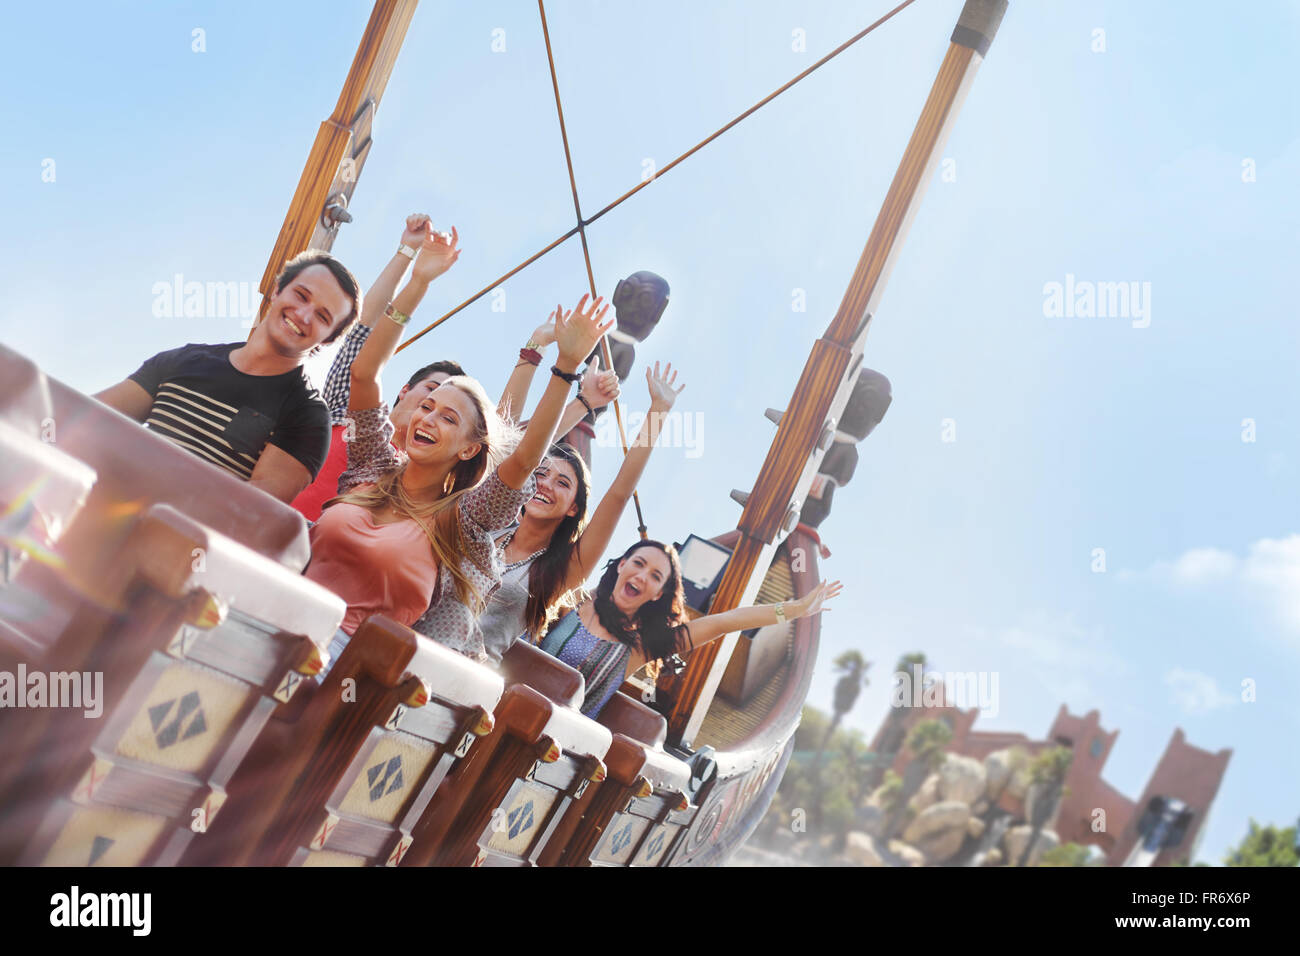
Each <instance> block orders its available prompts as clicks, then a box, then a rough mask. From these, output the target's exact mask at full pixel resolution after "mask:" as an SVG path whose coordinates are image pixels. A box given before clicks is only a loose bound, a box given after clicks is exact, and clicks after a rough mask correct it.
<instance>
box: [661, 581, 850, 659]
mask: <svg viewBox="0 0 1300 956" xmlns="http://www.w3.org/2000/svg"><path fill="white" fill-rule="evenodd" d="M842 590H843V587H842V586H841V585H840V582H839V581H823V582H821V584H819V585H817V586H816V587H815V588H813V589H812V590H811V591H809V592H808V593H807V594H805V595H804V596H803V597H801V598H800V599H799V600H797V601H783V602H782V603H781V604H754V605H752V606H750V607H738V608H734V609H733V610H730V611H723V612H722V613H720V614H709V615H707V616H706V617H697V618H696V619H695V620H693V621H691V622H690V623H689V624H687V625H686V630H687V632H688V633H689V634H690V641H691V647H692V648H696V647H699V646H700V645H701V644H707V643H708V642H709V641H715V640H717V639H718V638H720V637H722V635H724V634H731V633H732V632H733V631H747V630H749V629H750V628H752V627H767V626H768V625H769V624H779V623H781V619H782V616H781V615H778V614H777V608H778V607H779V608H782V609H783V612H784V615H783V616H784V618H785V620H787V621H795V620H798V619H799V618H801V617H808V616H810V615H812V614H816V613H817V612H818V611H821V610H827V611H829V610H830V608H823V607H822V605H824V604H825V603H826V602H827V601H830V600H832V599H833V598H836V597H838V596H839V594H840V592H841V591H842Z"/></svg>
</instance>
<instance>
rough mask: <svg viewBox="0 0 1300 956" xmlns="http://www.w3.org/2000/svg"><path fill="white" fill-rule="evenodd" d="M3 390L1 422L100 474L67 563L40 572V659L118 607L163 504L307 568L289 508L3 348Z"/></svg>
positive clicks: (68, 542) (64, 664) (28, 637)
mask: <svg viewBox="0 0 1300 956" xmlns="http://www.w3.org/2000/svg"><path fill="white" fill-rule="evenodd" d="M0 383H3V384H0V421H5V422H7V423H9V424H10V425H12V426H13V427H15V428H18V429H19V430H20V431H23V432H24V433H25V434H28V435H29V436H35V437H37V438H39V439H40V440H42V441H45V442H47V443H50V444H53V445H54V447H56V448H57V449H58V450H59V451H61V452H63V453H64V454H67V455H69V456H71V457H72V458H75V459H77V460H78V461H80V462H81V463H82V464H83V465H85V466H86V467H88V468H90V469H91V470H92V471H94V472H95V473H96V475H97V480H96V482H95V484H94V486H93V487H92V488H91V490H90V493H89V495H88V496H87V497H86V500H85V501H84V503H83V505H82V507H81V508H80V509H79V511H78V513H77V515H76V520H74V521H72V522H70V524H69V525H68V527H66V528H65V529H64V531H63V532H62V534H61V536H60V553H61V554H62V555H63V557H64V558H65V560H66V563H65V565H64V566H63V567H62V568H61V569H60V570H59V572H58V574H57V575H54V574H51V573H48V572H33V584H32V588H31V590H32V593H33V594H34V595H35V598H36V599H37V600H39V601H40V602H41V604H42V613H40V614H39V615H34V616H33V619H32V620H30V621H29V622H27V623H26V624H25V625H24V626H23V627H22V628H21V631H22V634H23V641H24V642H25V643H26V644H29V645H31V646H32V648H33V649H34V653H37V654H39V655H42V656H43V655H45V654H47V653H50V652H51V651H52V649H53V648H54V647H55V645H56V644H58V642H59V641H60V640H61V639H62V638H63V637H64V636H65V634H66V633H67V632H68V631H69V630H70V629H71V628H72V623H73V620H74V618H77V617H78V614H80V613H82V612H86V611H88V610H90V609H91V608H94V607H98V608H100V609H115V608H114V604H113V601H114V595H113V593H112V584H113V583H114V582H115V581H116V579H117V575H116V572H117V567H116V565H117V560H118V554H119V552H120V551H121V549H122V548H123V546H124V545H125V543H126V540H127V538H128V536H129V535H130V534H131V533H132V530H133V529H134V527H135V523H136V521H137V520H138V519H139V517H140V516H141V515H142V514H144V512H145V511H147V510H148V509H149V508H150V507H152V506H154V505H158V504H162V505H170V506H171V507H173V508H174V509H175V510H177V511H179V512H181V513H182V514H185V515H188V516H190V517H191V518H192V519H194V520H195V521H196V522H198V523H199V524H201V525H203V526H205V527H207V528H213V529H219V530H220V532H221V533H222V534H223V535H224V536H226V537H227V538H230V539H232V540H234V541H236V542H238V543H240V544H242V545H244V546H245V547H247V548H249V549H250V550H252V551H254V552H256V553H257V554H260V555H263V556H265V557H267V558H270V559H271V560H273V561H276V562H278V563H280V564H282V565H284V566H285V567H287V568H289V569H291V570H293V571H301V570H302V568H303V567H305V566H306V563H307V559H308V557H309V544H308V540H307V526H306V522H305V521H304V520H303V518H302V516H301V515H300V514H298V512H296V511H294V510H293V509H292V508H290V507H289V506H288V505H286V504H284V503H282V502H280V501H277V500H275V499H274V498H272V497H271V496H270V495H267V494H265V493H264V492H261V491H259V490H258V489H256V488H253V487H251V486H250V485H248V484H247V483H246V482H243V481H240V480H238V479H237V478H235V477H234V476H232V475H230V474H229V473H227V472H225V471H224V470H222V469H221V468H218V467H216V466H215V465H212V464H209V463H208V462H205V461H203V460H202V459H200V458H198V457H196V456H195V455H193V454H191V453H190V452H188V451H186V450H184V449H183V448H181V447H179V446H178V445H175V444H173V443H172V442H169V441H167V440H166V439H165V438H162V437H161V436H159V435H157V434H155V433H153V432H151V431H149V430H148V429H145V428H143V427H142V426H141V425H140V424H139V423H138V422H135V421H132V420H131V419H129V418H127V417H126V416H124V415H121V414H119V413H118V412H116V411H114V410H113V409H111V408H109V407H107V406H106V405H104V404H102V403H100V402H98V401H96V400H95V399H93V398H90V397H88V396H86V395H83V394H82V393H80V392H78V391H76V390H75V389H72V388H69V387H68V386H66V385H64V384H63V383H61V382H59V381H58V380H57V379H53V378H47V377H46V376H44V375H43V374H42V373H41V372H40V370H39V369H38V368H36V366H35V365H33V364H32V363H31V362H30V361H28V360H27V359H25V358H23V357H22V356H20V355H18V354H17V353H15V352H12V351H10V350H9V349H6V348H3V347H0ZM42 410H44V412H43V411H42ZM42 414H43V417H42V418H40V420H39V421H37V416H38V415H42ZM89 623H90V622H89V621H88V620H86V619H85V618H82V619H78V621H77V631H78V633H79V636H80V637H87V636H90V637H93V636H94V635H88V634H87V627H88V626H89ZM64 650H66V648H64ZM48 664H49V666H51V667H60V668H78V667H80V666H81V662H80V661H78V660H75V659H70V658H67V657H55V658H51V659H50V660H49V662H48Z"/></svg>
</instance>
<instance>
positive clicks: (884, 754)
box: [867, 651, 926, 793]
mask: <svg viewBox="0 0 1300 956" xmlns="http://www.w3.org/2000/svg"><path fill="white" fill-rule="evenodd" d="M925 664H926V660H925V655H924V654H922V653H920V652H919V651H917V652H913V653H911V654H904V655H903V656H902V657H900V658H899V659H898V663H897V664H895V665H894V674H895V675H897V674H907V675H908V680H909V681H911V680H912V678H913V677H919V678H920V680H921V681H922V683H924V680H925ZM913 667H917V668H919V670H917V671H916V672H915V673H914V672H913V670H912V668H913ZM910 707H911V701H910V695H909V700H908V702H907V705H906V706H903V707H890V709H889V716H888V717H886V718H885V731H884V733H882V734H881V735H880V750H879V752H877V753H876V754H875V755H874V757H873V759H874V761H875V763H874V765H873V768H872V769H873V773H872V776H871V778H870V786H868V788H867V792H868V793H870V792H871V791H873V790H875V788H876V787H878V786H880V784H881V781H882V780H883V779H884V773H885V771H886V770H888V769H889V768H890V767H891V766H892V765H893V763H894V757H896V756H897V755H898V752H899V751H900V750H902V749H903V741H904V740H905V739H906V737H907V715H908V713H909V712H910Z"/></svg>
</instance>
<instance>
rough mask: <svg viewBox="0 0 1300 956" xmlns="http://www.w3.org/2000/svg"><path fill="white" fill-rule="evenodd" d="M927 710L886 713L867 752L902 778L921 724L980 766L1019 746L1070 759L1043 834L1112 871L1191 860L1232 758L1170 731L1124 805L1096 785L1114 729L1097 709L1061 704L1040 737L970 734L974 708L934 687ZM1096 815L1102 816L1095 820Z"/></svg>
mask: <svg viewBox="0 0 1300 956" xmlns="http://www.w3.org/2000/svg"><path fill="white" fill-rule="evenodd" d="M934 691H935V693H936V695H937V698H938V701H939V702H938V703H937V704H936V705H934V706H919V707H901V708H898V709H896V710H893V711H891V712H890V714H889V715H887V716H886V718H885V721H884V723H882V724H881V727H880V729H879V730H878V731H877V732H876V735H875V737H874V738H873V739H872V742H871V749H872V751H873V752H875V753H877V754H882V755H885V756H887V755H889V754H894V758H893V761H892V763H891V764H890V769H893V770H894V771H896V772H897V773H899V774H901V773H902V772H903V770H904V768H906V766H907V764H908V763H909V762H910V761H911V754H910V753H908V752H907V750H906V748H905V747H903V746H902V741H903V740H905V739H906V735H907V733H908V732H910V730H911V728H912V727H913V726H914V725H915V724H917V723H919V722H920V721H922V720H928V719H937V720H941V721H942V722H943V723H944V724H946V725H947V726H948V728H949V729H950V730H951V731H952V740H951V741H950V742H949V744H948V746H947V747H946V748H945V750H946V751H947V752H948V753H954V754H960V755H962V756H965V757H972V758H974V759H976V760H983V759H984V758H985V757H987V756H988V755H989V754H991V753H994V752H995V751H999V750H1004V749H1006V748H1009V747H1020V748H1022V749H1023V750H1024V751H1025V752H1026V753H1028V754H1029V755H1030V756H1031V757H1032V756H1033V755H1035V754H1037V753H1039V752H1040V751H1043V750H1046V749H1048V748H1050V747H1056V746H1060V747H1069V748H1070V749H1071V750H1072V751H1073V752H1074V759H1073V761H1072V762H1071V764H1070V769H1069V772H1068V773H1067V775H1066V778H1065V785H1066V788H1067V789H1066V796H1065V797H1064V798H1063V799H1062V801H1061V804H1060V807H1059V808H1058V809H1057V812H1056V814H1055V815H1054V817H1053V818H1052V819H1051V820H1049V821H1048V824H1047V825H1048V827H1050V828H1051V829H1053V830H1055V831H1056V834H1057V835H1058V836H1059V837H1060V839H1061V842H1062V843H1077V844H1080V845H1082V846H1096V847H1099V848H1100V849H1101V850H1102V851H1103V852H1104V853H1105V854H1106V859H1107V862H1108V863H1109V864H1110V865H1111V866H1158V865H1164V864H1168V863H1172V862H1174V861H1175V860H1181V859H1191V858H1192V857H1193V856H1194V855H1195V852H1196V849H1197V844H1198V841H1199V838H1200V836H1201V834H1202V833H1203V832H1204V826H1205V821H1206V818H1207V817H1208V816H1209V813H1210V808H1211V806H1212V804H1213V802H1214V797H1215V795H1216V794H1217V793H1218V790H1219V784H1220V782H1221V781H1222V780H1223V774H1224V772H1225V771H1226V770H1227V767H1228V760H1229V758H1230V757H1231V756H1232V750H1231V748H1225V749H1223V750H1220V751H1218V752H1217V753H1212V752H1210V751H1208V750H1202V749H1201V748H1199V747H1194V746H1192V745H1191V744H1188V743H1187V741H1186V737H1185V735H1184V734H1183V731H1182V730H1181V728H1179V729H1175V730H1174V734H1173V737H1172V738H1171V739H1170V741H1169V743H1168V745H1167V746H1166V747H1165V752H1164V754H1163V755H1162V756H1161V758H1160V761H1159V763H1158V764H1157V765H1156V768H1155V771H1154V772H1153V773H1152V775H1151V778H1150V780H1149V781H1148V782H1147V785H1146V787H1145V788H1144V789H1143V791H1142V794H1141V796H1140V797H1139V798H1138V799H1137V800H1136V801H1134V800H1131V799H1130V798H1128V797H1126V796H1125V795H1124V794H1122V793H1120V792H1119V791H1118V790H1116V789H1115V788H1114V787H1113V786H1111V785H1110V784H1109V783H1107V782H1106V781H1105V780H1104V779H1103V778H1102V768H1103V767H1104V766H1105V764H1106V760H1107V759H1108V758H1109V757H1110V753H1111V750H1112V749H1113V748H1114V746H1115V741H1116V739H1117V738H1118V737H1119V731H1118V730H1107V729H1106V728H1104V727H1102V725H1101V714H1100V712H1099V711H1097V710H1090V711H1088V713H1086V714H1084V715H1082V716H1079V715H1077V714H1072V713H1070V712H1069V710H1067V709H1066V706H1065V705H1064V704H1062V705H1061V708H1060V710H1058V711H1057V712H1056V717H1055V719H1054V720H1053V721H1052V726H1051V728H1050V729H1049V730H1048V732H1047V735H1046V737H1043V738H1039V739H1035V738H1031V737H1028V736H1026V735H1025V734H1022V733H1014V732H1007V731H979V730H975V729H973V728H974V723H975V718H976V717H978V716H979V709H978V708H976V707H972V708H970V709H969V710H962V709H961V708H959V707H954V706H951V705H950V704H948V703H946V697H945V696H944V695H943V693H942V689H941V686H936V687H935V688H934ZM999 804H1000V805H1002V808H1003V809H1005V810H1007V811H1009V812H1011V813H1013V814H1017V815H1019V816H1023V815H1024V814H1023V811H1024V807H1023V806H1021V801H1020V800H1018V799H1017V798H1015V797H1013V796H1010V795H1009V794H1004V795H1003V796H1002V798H1001V799H1000V800H999ZM1098 811H1101V813H1099V812H1098Z"/></svg>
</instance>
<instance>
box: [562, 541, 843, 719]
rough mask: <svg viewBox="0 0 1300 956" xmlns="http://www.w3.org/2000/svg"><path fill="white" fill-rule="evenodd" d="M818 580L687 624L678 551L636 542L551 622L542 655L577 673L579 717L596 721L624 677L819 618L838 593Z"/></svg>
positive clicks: (836, 585) (837, 585)
mask: <svg viewBox="0 0 1300 956" xmlns="http://www.w3.org/2000/svg"><path fill="white" fill-rule="evenodd" d="M841 590H842V589H841V587H840V583H839V582H838V581H823V582H822V583H821V584H819V585H817V587H815V588H813V589H812V590H811V591H809V592H808V593H807V594H806V595H804V596H803V597H802V598H800V599H799V600H797V601H785V602H782V603H781V604H755V605H753V606H752V607H738V608H735V609H733V610H730V611H723V612H721V613H718V614H709V615H707V616H705V617H699V618H696V619H695V620H693V621H688V620H686V600H685V597H684V596H683V594H682V569H681V564H680V563H679V561H678V559H677V549H676V548H674V547H673V546H672V545H670V544H662V543H661V542H659V541H638V542H637V543H636V544H634V545H632V547H630V548H628V549H627V551H625V552H624V553H623V557H621V558H619V559H618V560H615V561H610V562H609V563H608V564H606V565H605V573H604V575H603V576H602V577H601V579H600V583H599V584H598V585H597V586H596V591H595V594H594V595H592V597H591V598H590V599H588V600H587V601H584V602H583V603H582V604H580V605H579V606H578V607H577V608H575V609H574V610H572V611H570V612H569V613H568V614H567V615H565V616H564V617H563V618H561V619H560V620H559V621H558V622H556V624H555V626H554V627H552V628H551V630H550V633H548V634H547V635H546V638H545V640H543V641H542V650H544V651H546V652H547V653H549V654H551V655H553V656H555V657H558V658H559V659H560V660H561V661H563V662H564V663H566V664H568V665H569V666H570V667H573V668H575V669H576V670H577V671H578V672H579V673H581V674H582V676H583V679H584V680H585V681H586V684H587V693H586V696H585V698H584V699H583V701H582V712H583V713H584V714H586V715H587V716H588V717H593V718H594V717H595V716H596V715H598V714H599V713H600V711H601V708H603V707H604V706H605V703H606V702H607V701H608V700H609V699H610V698H611V697H613V696H614V692H615V691H616V690H618V689H619V687H620V686H621V685H622V683H623V681H624V679H626V677H627V675H628V674H630V673H632V672H634V671H636V670H638V669H640V668H641V667H642V666H644V665H645V664H647V663H650V662H652V661H661V660H664V659H665V658H668V657H671V656H672V655H673V654H685V653H687V652H688V651H692V650H694V649H695V648H697V647H699V646H700V645H701V644H707V643H708V642H709V641H714V640H717V639H718V638H720V637H722V636H723V635H724V634H730V633H732V632H733V631H745V630H748V629H750V628H754V627H766V626H767V625H769V624H781V623H785V622H787V621H794V620H796V619H798V618H801V617H807V616H809V615H811V614H816V613H817V612H818V611H820V610H822V605H823V604H824V603H825V602H827V601H829V600H831V599H832V598H834V597H836V596H837V595H838V594H839V593H840V591H841Z"/></svg>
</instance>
